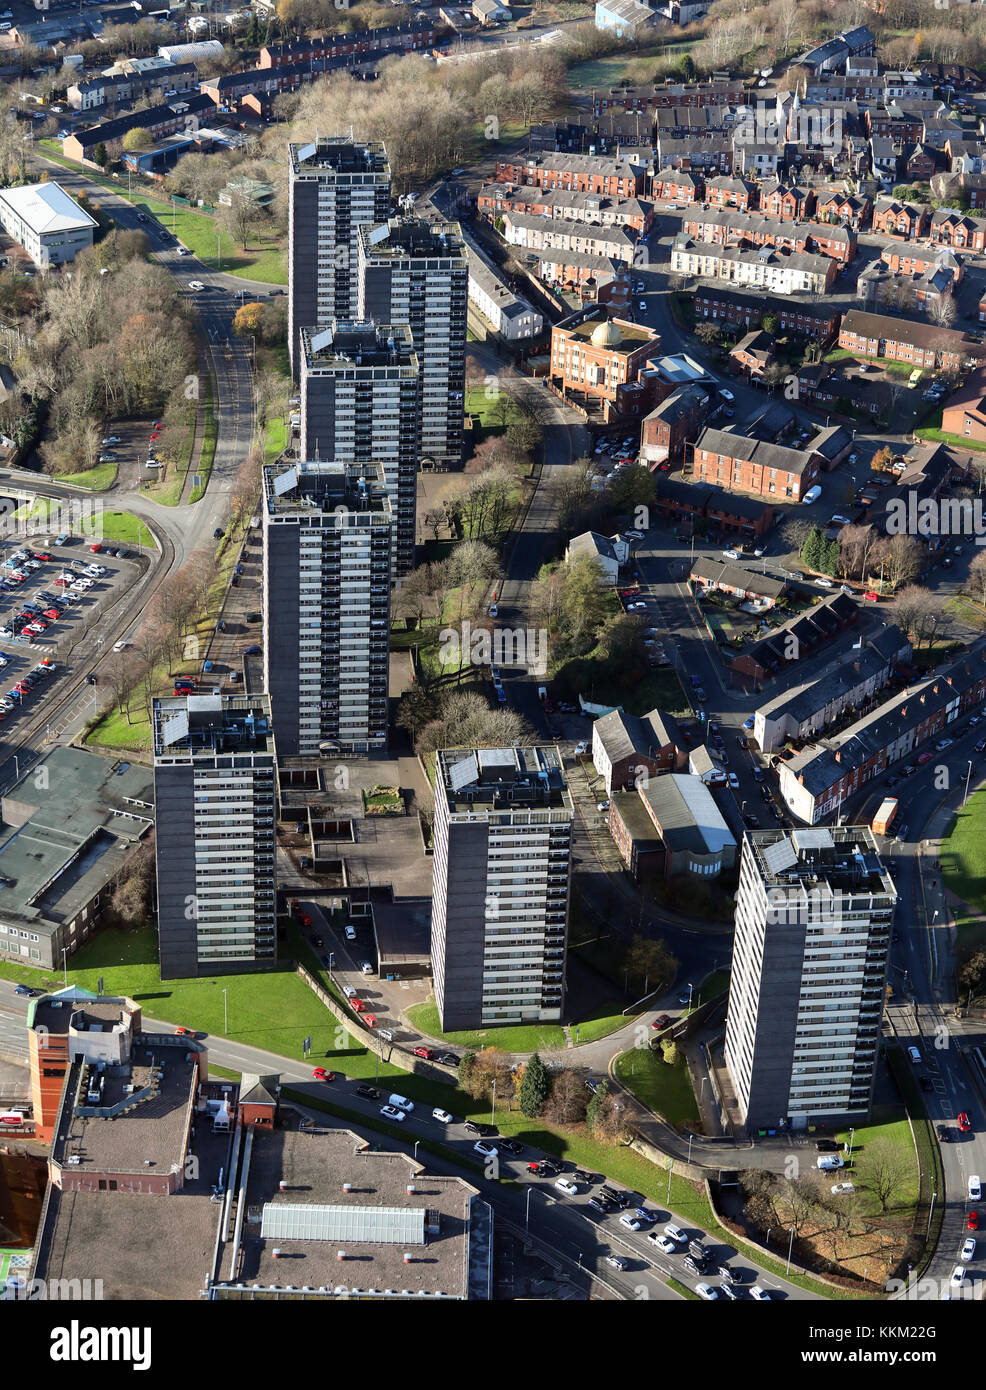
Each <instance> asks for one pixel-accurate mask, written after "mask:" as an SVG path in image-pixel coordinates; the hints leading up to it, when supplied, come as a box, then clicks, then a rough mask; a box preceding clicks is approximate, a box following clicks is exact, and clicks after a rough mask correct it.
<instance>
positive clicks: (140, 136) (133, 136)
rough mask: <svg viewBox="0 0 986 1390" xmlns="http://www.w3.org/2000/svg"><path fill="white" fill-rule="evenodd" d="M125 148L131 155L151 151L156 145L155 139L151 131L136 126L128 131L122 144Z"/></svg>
mask: <svg viewBox="0 0 986 1390" xmlns="http://www.w3.org/2000/svg"><path fill="white" fill-rule="evenodd" d="M120 143H121V144H122V146H123V148H124V149H125V150H126V151H127V152H128V153H129V152H132V151H138V150H149V149H150V148H151V146H152V145H153V144H154V138H153V136H152V135H151V132H150V131H149V130H145V129H144V127H143V126H135V127H134V129H133V130H128V131H127V132H126V134H125V135H124V137H123V139H122V141H121V142H120Z"/></svg>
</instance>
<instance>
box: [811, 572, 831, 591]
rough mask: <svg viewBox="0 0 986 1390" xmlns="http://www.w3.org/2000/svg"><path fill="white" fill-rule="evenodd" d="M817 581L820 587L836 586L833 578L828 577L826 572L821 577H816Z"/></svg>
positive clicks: (829, 587)
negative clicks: (825, 574)
mask: <svg viewBox="0 0 986 1390" xmlns="http://www.w3.org/2000/svg"><path fill="white" fill-rule="evenodd" d="M815 583H816V584H817V585H818V587H819V588H820V589H831V588H833V587H834V586H833V584H832V581H831V579H826V578H825V576H824V574H823V575H822V577H821V578H820V579H816V580H815Z"/></svg>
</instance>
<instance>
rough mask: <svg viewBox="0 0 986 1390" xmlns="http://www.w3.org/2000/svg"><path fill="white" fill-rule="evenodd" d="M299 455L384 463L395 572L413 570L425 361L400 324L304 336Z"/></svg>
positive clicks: (358, 325) (354, 325)
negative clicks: (423, 365) (423, 368)
mask: <svg viewBox="0 0 986 1390" xmlns="http://www.w3.org/2000/svg"><path fill="white" fill-rule="evenodd" d="M300 352H301V445H300V456H301V458H303V459H311V460H315V461H316V462H317V461H319V460H322V459H325V460H326V461H327V462H330V463H356V464H365V465H372V464H379V465H380V466H381V467H382V469H383V474H384V480H385V482H386V486H387V491H388V493H389V494H390V500H391V505H392V507H393V511H394V525H395V537H394V572H393V576H392V578H394V579H397V578H399V577H400V576H401V575H404V574H406V573H407V572H408V570H410V569H412V568H413V566H414V516H415V505H416V497H417V465H418V455H419V437H420V385H421V383H420V363H419V359H418V354H417V353H416V352H415V351H414V347H413V344H412V342H411V330H410V329H409V327H408V325H407V324H406V323H403V324H386V325H381V324H374V323H365V322H333V323H332V324H331V325H329V326H328V327H326V328H319V329H313V330H309V329H307V328H303V329H302V330H301V345H300Z"/></svg>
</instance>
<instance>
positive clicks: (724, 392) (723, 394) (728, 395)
mask: <svg viewBox="0 0 986 1390" xmlns="http://www.w3.org/2000/svg"><path fill="white" fill-rule="evenodd" d="M719 395H720V396H721V397H722V398H723V400H724V401H729V403H730V405H732V403H733V401H734V400H735V399H736V397H735V396H734V395H733V393H732V391H727V390H726V388H725V386H723V387H722V388H721V390H720V391H719Z"/></svg>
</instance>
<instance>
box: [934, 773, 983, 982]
mask: <svg viewBox="0 0 986 1390" xmlns="http://www.w3.org/2000/svg"><path fill="white" fill-rule="evenodd" d="M941 866H942V876H943V878H944V880H945V886H946V888H948V889H949V890H950V891H951V892H953V893H955V894H956V895H957V896H958V897H959V898H961V899H962V901H963V902H965V903H968V905H969V908H970V909H971V912H963V911H962V910H961V909H959V910H957V911H956V914H955V923H956V929H957V933H958V944H959V954H960V956H961V957H962V958H965V957H966V956H968V955H971V954H972V952H973V951H976V950H979V949H980V948H981V947H982V946H984V945H986V788H984V789H983V790H981V791H978V792H973V793H972V795H971V796H970V797H969V800H968V801H967V802H966V804H965V805H964V806H963V807H962V808H961V809H960V810H959V811H958V812H957V814H956V816H955V819H954V820H953V822H952V825H951V828H950V830H949V832H948V835H947V836H946V838H945V839H944V841H943V842H942V848H941Z"/></svg>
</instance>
